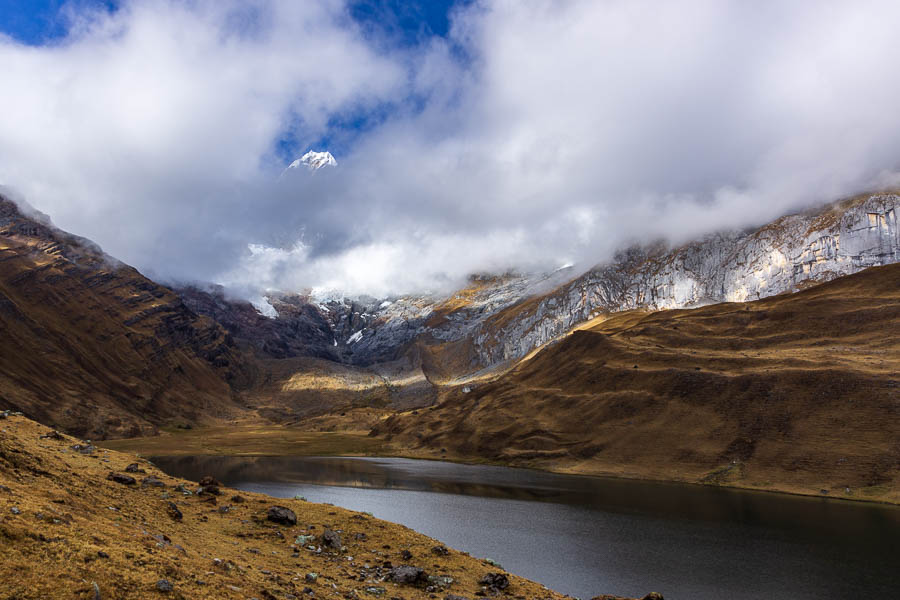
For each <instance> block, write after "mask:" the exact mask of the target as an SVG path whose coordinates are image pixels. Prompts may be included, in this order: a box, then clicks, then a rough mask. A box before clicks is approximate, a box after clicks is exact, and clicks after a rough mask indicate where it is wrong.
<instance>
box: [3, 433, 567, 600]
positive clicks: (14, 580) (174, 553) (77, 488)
mask: <svg viewBox="0 0 900 600" xmlns="http://www.w3.org/2000/svg"><path fill="white" fill-rule="evenodd" d="M48 432H50V430H49V429H47V428H46V427H44V426H42V425H39V424H37V423H35V422H33V421H30V420H28V419H26V418H24V417H10V418H7V419H0V486H2V487H0V556H2V559H0V598H17V599H22V600H25V599H30V598H94V597H95V596H94V587H93V584H94V583H96V584H97V586H98V588H99V590H100V593H101V597H102V598H104V599H108V598H146V597H157V596H159V597H164V596H166V595H168V596H169V597H173V598H241V599H244V598H250V597H256V598H290V597H291V596H290V595H291V594H292V595H294V596H295V597H307V596H306V595H305V594H303V592H302V590H303V588H304V587H307V586H309V587H311V588H312V589H313V590H314V593H315V597H316V598H364V597H369V593H368V592H366V591H365V588H367V587H370V586H374V587H381V588H384V592H383V597H384V598H390V597H401V598H405V599H416V598H422V599H425V598H434V597H436V595H435V594H431V595H429V593H427V592H426V591H425V590H424V589H423V587H421V586H420V587H414V586H410V585H398V584H394V583H391V582H389V581H382V580H381V579H382V577H383V575H384V574H386V573H387V572H388V570H389V569H387V568H385V567H384V566H383V565H384V563H385V562H391V563H393V565H395V566H396V565H400V564H412V565H416V566H419V567H422V568H423V569H425V570H426V572H427V573H429V574H434V575H449V576H450V577H452V578H453V579H454V583H452V585H451V586H450V587H449V588H447V589H446V590H441V591H437V592H436V594H440V596H441V597H443V596H444V595H445V594H447V593H451V594H459V595H463V596H467V597H470V598H471V597H473V595H474V594H475V593H476V592H480V591H481V586H480V584H479V580H480V579H481V577H483V576H484V575H485V574H486V573H488V572H495V571H497V568H495V567H491V566H490V565H488V564H486V563H485V562H484V561H482V560H479V559H476V558H473V557H470V556H468V555H467V554H464V553H460V552H457V551H454V550H450V552H449V554H448V555H447V556H437V555H435V554H433V553H432V552H431V548H432V547H433V546H435V544H436V543H437V542H436V541H435V540H433V539H431V538H428V537H426V536H424V535H421V534H418V533H416V532H414V531H412V530H410V529H408V528H406V527H402V526H400V525H395V524H392V523H388V522H385V521H381V520H379V519H376V518H373V517H371V516H367V515H364V514H360V513H355V512H352V511H348V510H344V509H341V508H337V507H333V506H329V505H320V504H312V503H308V502H304V501H300V500H281V499H279V500H275V499H273V498H270V497H267V496H264V495H261V494H252V493H244V492H241V493H240V495H241V496H243V497H244V498H245V499H246V501H245V502H243V503H236V502H234V501H233V500H231V498H232V496H233V495H234V494H235V493H237V492H236V491H235V490H229V489H223V490H222V495H221V496H218V504H217V505H213V504H209V503H206V502H202V501H201V498H200V497H198V496H196V495H192V496H183V495H182V494H181V493H179V492H176V491H175V490H174V489H173V487H174V485H175V484H177V483H184V484H185V485H187V486H188V487H189V488H191V489H194V490H196V489H197V484H195V483H191V482H185V481H183V480H175V479H173V478H170V477H168V476H166V475H164V474H163V473H161V472H160V471H158V470H157V469H155V468H154V467H153V466H152V465H150V464H149V463H147V462H145V461H140V466H141V468H144V469H146V471H147V475H154V476H156V477H158V478H159V479H161V480H162V481H163V482H164V483H165V487H162V488H158V487H146V488H141V487H140V485H136V486H125V485H122V484H119V483H115V482H112V481H108V480H107V479H106V476H107V474H108V472H109V471H116V472H120V473H121V472H123V470H124V468H125V466H126V465H128V464H129V463H132V462H135V461H136V460H137V459H136V458H135V457H134V456H132V455H128V454H122V453H118V452H114V451H108V450H98V451H97V452H95V453H94V454H93V455H82V454H79V453H77V452H75V451H73V450H72V449H71V446H72V445H73V444H74V443H76V442H77V440H75V439H73V438H68V437H66V438H64V439H62V440H53V439H41V438H40V436H41V435H43V434H46V433H48ZM147 475H144V474H136V475H135V476H136V477H137V478H138V481H140V480H141V479H142V478H143V477H146V476H147ZM170 501H174V502H176V503H177V506H178V508H179V510H180V511H181V512H182V513H183V519H182V520H181V521H176V520H174V519H173V518H171V517H170V516H169V514H168V512H167V504H168V502H170ZM275 504H278V505H282V506H287V507H289V508H291V509H292V510H293V511H294V512H295V513H296V515H297V518H298V524H297V525H296V526H293V527H286V526H281V525H275V524H273V523H270V522H267V521H266V519H265V515H266V512H267V510H268V508H269V507H270V506H272V505H275ZM223 506H230V507H231V508H230V510H229V511H228V512H225V513H221V512H219V510H218V508H221V507H223ZM14 507H15V508H16V509H17V510H18V511H19V513H20V514H14V512H13V510H12V509H13V508H14ZM326 528H330V529H333V530H335V531H338V532H339V533H340V535H341V539H342V542H343V545H344V546H346V550H345V551H344V552H339V551H335V552H331V551H329V550H327V549H326V550H324V551H323V552H322V553H321V554H317V553H315V552H311V551H309V550H306V549H299V552H298V553H297V554H296V555H294V554H293V550H294V546H293V542H294V541H295V538H296V536H298V535H300V534H311V535H316V536H318V535H321V534H322V532H323V531H324V530H325V529H326ZM154 536H157V537H154ZM159 536H165V537H159ZM316 543H317V544H318V543H319V542H318V541H316ZM182 549H183V550H182ZM403 550H409V551H410V552H411V553H412V555H413V557H412V558H411V559H409V560H403V559H402V558H401V557H400V554H401V552H402V551H403ZM99 552H104V553H106V554H107V555H108V557H101V556H100V555H99V554H98V553H99ZM351 557H352V558H351ZM217 558H218V559H221V560H222V561H227V562H230V563H232V564H233V568H230V569H227V568H225V567H223V566H216V565H215V564H214V559H217ZM310 572H315V573H318V574H319V578H318V581H317V582H316V583H314V584H310V583H307V582H306V581H305V580H304V576H305V575H306V574H307V573H310ZM160 579H166V580H168V581H169V582H170V583H172V585H173V586H174V591H173V592H171V593H169V594H162V593H159V592H157V590H156V583H157V581H159V580H160ZM509 579H510V581H511V584H510V587H509V588H508V589H506V590H505V591H504V592H503V594H502V596H501V597H508V598H512V597H516V598H519V599H521V598H547V599H556V598H561V596H560V595H559V594H555V593H553V592H551V591H549V590H547V589H545V588H543V587H542V586H540V585H538V584H535V583H533V582H530V581H527V580H524V579H521V578H519V577H515V576H512V575H510V576H509ZM201 582H202V583H201ZM372 597H375V596H372Z"/></svg>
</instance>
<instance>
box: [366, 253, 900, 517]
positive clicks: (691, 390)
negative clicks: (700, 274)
mask: <svg viewBox="0 0 900 600" xmlns="http://www.w3.org/2000/svg"><path fill="white" fill-rule="evenodd" d="M898 373H900V265H890V266H887V267H879V268H874V269H869V270H867V271H865V272H862V273H859V274H857V275H853V276H850V277H845V278H841V279H839V280H836V281H834V282H831V283H828V284H824V285H821V286H817V287H814V288H811V289H809V290H806V291H804V292H801V293H798V294H794V295H782V296H778V297H774V298H769V299H766V300H761V301H757V302H752V303H747V304H719V305H714V306H708V307H704V308H699V309H694V310H674V311H661V312H656V313H646V312H628V313H621V314H615V315H612V316H610V317H609V318H608V319H606V320H605V321H602V322H601V323H599V324H597V325H595V326H594V327H592V328H590V329H587V330H582V331H577V332H575V333H574V334H573V335H571V336H569V337H567V338H565V339H563V340H562V341H560V342H559V343H557V344H553V345H550V346H549V347H547V348H546V349H544V350H543V351H542V352H540V353H538V354H537V355H536V356H535V357H534V358H532V359H531V360H529V361H527V362H524V363H522V364H521V365H520V366H519V367H518V368H516V369H514V370H513V371H511V372H509V373H507V374H506V375H504V376H501V377H500V378H498V379H497V380H495V381H493V382H491V383H488V384H484V385H481V386H478V387H477V388H475V389H474V390H473V391H472V392H471V393H468V394H464V393H462V392H461V390H460V391H456V392H453V393H451V394H449V395H448V396H447V397H446V398H445V400H444V401H443V402H442V403H441V404H440V405H439V406H437V407H436V408H434V409H433V410H428V411H419V412H418V414H412V413H406V414H401V415H397V416H395V417H392V418H390V419H388V420H387V421H386V422H385V423H384V424H382V425H380V426H379V427H378V428H377V431H378V432H380V433H381V434H384V435H385V437H386V439H387V440H389V441H390V442H391V443H392V444H393V445H394V446H395V447H397V448H398V449H399V451H401V452H405V453H409V454H413V455H420V456H428V457H448V458H454V459H460V458H461V459H486V460H491V461H497V462H503V463H510V464H516V465H523V466H535V467H540V468H550V469H556V470H567V471H572V472H578V473H585V474H611V475H620V476H627V477H646V478H654V479H669V480H680V481H691V482H706V483H716V484H727V485H737V486H743V487H755V488H763V489H774V490H781V491H790V492H799V493H813V494H817V493H822V490H827V493H828V494H830V495H838V496H842V497H854V498H859V499H874V500H882V501H889V502H900V377H898ZM442 449H443V450H444V451H443V452H442V451H441V450H442ZM847 488H849V490H850V491H849V492H848V491H847Z"/></svg>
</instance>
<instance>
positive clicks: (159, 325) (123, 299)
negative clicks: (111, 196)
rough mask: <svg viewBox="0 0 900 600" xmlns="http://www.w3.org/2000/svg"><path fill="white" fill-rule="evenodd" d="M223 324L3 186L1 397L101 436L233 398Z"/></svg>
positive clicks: (233, 372) (235, 370) (216, 412)
mask: <svg viewBox="0 0 900 600" xmlns="http://www.w3.org/2000/svg"><path fill="white" fill-rule="evenodd" d="M243 369H244V367H243V365H242V358H241V357H240V356H239V355H238V354H237V351H236V349H235V348H234V347H233V345H232V344H231V342H230V340H229V339H228V337H227V335H226V332H225V331H224V330H223V329H222V328H221V327H219V326H218V325H216V324H215V323H213V322H212V321H210V320H209V319H206V318H203V317H198V316H197V315H195V314H193V313H192V312H190V311H189V310H188V309H187V308H186V307H185V306H184V304H183V303H182V302H181V300H180V299H179V298H178V297H177V296H176V295H175V294H174V293H173V292H172V291H171V290H169V289H167V288H165V287H163V286H160V285H157V284H155V283H153V282H152V281H150V280H148V279H147V278H145V277H143V276H142V275H141V274H140V273H138V272H137V271H136V270H135V269H133V268H131V267H128V266H127V265H122V264H113V261H112V259H109V258H108V257H106V256H105V255H103V254H102V252H101V251H100V250H99V249H98V248H96V247H95V246H93V245H92V244H91V243H90V242H87V241H86V240H82V239H80V238H77V237H75V236H71V235H69V234H67V233H65V232H62V231H59V230H56V229H54V228H52V227H50V226H48V225H45V224H42V223H40V222H37V221H34V220H32V219H30V218H28V217H25V216H23V215H22V214H21V213H20V212H19V211H18V210H17V209H16V208H15V206H14V205H12V203H10V202H8V201H7V200H4V199H3V198H2V197H0V408H12V409H16V410H21V411H23V412H25V413H26V414H27V415H29V416H31V417H33V418H35V419H37V420H39V421H41V422H45V423H54V424H56V425H57V426H59V427H63V428H65V429H66V430H67V431H70V432H72V433H77V434H78V435H84V436H87V437H93V438H102V437H105V436H111V437H112V436H123V435H137V434H139V433H144V434H146V433H151V432H153V431H154V429H155V426H156V425H159V424H163V423H171V422H185V421H187V422H203V421H206V420H209V419H211V418H214V417H220V416H224V415H227V414H229V413H230V412H233V411H234V410H235V406H234V404H233V403H232V391H231V389H230V387H229V385H228V383H226V379H231V380H232V381H234V380H236V379H240V378H241V377H244V376H245V374H244V373H243Z"/></svg>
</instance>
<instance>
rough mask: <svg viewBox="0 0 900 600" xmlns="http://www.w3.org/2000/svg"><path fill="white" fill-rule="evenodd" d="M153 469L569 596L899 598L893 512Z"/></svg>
mask: <svg viewBox="0 0 900 600" xmlns="http://www.w3.org/2000/svg"><path fill="white" fill-rule="evenodd" d="M154 462H155V463H156V464H157V465H159V466H160V467H161V468H162V469H164V470H166V471H167V472H169V473H172V474H174V475H178V476H182V477H187V478H190V479H194V480H196V479H199V478H200V477H202V476H204V475H207V474H212V475H214V476H215V477H217V478H218V479H220V480H222V481H223V482H224V483H226V484H227V485H230V486H233V487H238V488H242V489H248V490H253V491H262V492H265V493H269V494H272V495H275V496H292V495H294V494H301V495H305V496H307V497H308V498H309V499H310V500H313V501H326V502H333V503H334V504H337V505H340V506H346V507H348V508H352V509H355V510H367V511H371V512H374V513H375V515H376V516H378V517H381V518H385V519H389V520H393V521H398V522H401V523H403V524H405V525H408V526H410V527H413V528H415V529H418V530H420V531H423V532H425V533H427V534H428V535H432V536H434V537H437V538H440V539H442V540H443V541H445V542H447V543H450V544H451V545H454V546H456V547H458V548H460V549H465V550H468V551H470V552H472V553H473V554H475V555H480V556H492V557H493V558H496V559H498V560H500V561H501V562H503V564H504V566H506V567H507V568H509V569H511V570H513V572H516V573H519V574H522V575H525V576H527V577H530V578H532V579H537V580H538V581H541V582H542V583H544V584H546V585H548V586H549V587H552V588H554V589H557V590H559V591H563V592H565V593H570V594H573V595H577V596H581V597H585V596H587V597H589V596H590V595H592V594H596V593H599V592H601V591H602V592H604V593H619V594H623V595H625V594H631V595H638V594H642V593H644V592H646V591H649V590H650V589H656V590H659V591H663V592H665V593H666V597H667V598H676V599H677V598H700V599H702V598H726V597H727V598H758V597H767V598H785V599H798V598H821V597H839V596H840V597H870V596H871V597H874V596H875V595H876V594H880V593H888V592H891V593H893V591H894V590H896V589H898V587H900V581H898V573H897V564H898V563H900V547H898V541H897V540H900V510H898V509H897V508H895V507H889V506H879V505H869V504H862V503H851V502H843V501H837V500H833V499H830V500H826V499H818V498H804V497H796V496H786V495H779V494H765V493H759V492H746V491H738V490H728V489H722V488H711V487H702V486H690V485H679V484H666V483H656V482H642V481H628V480H619V479H604V478H593V477H578V476H569V475H559V474H552V473H543V472H539V471H531V470H526V469H509V468H504V467H488V466H471V465H458V464H453V463H442V462H434V461H415V460H407V459H368V458H367V459H361V458H332V457H328V458H310V457H255V458H243V457H177V458H176V457H160V458H156V459H154ZM801 588H802V589H801Z"/></svg>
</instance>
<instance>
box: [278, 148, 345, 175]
mask: <svg viewBox="0 0 900 600" xmlns="http://www.w3.org/2000/svg"><path fill="white" fill-rule="evenodd" d="M301 166H303V167H306V168H307V169H309V170H310V171H317V170H319V169H321V168H323V167H336V166H337V161H336V160H334V157H333V156H332V155H331V152H328V151H327V150H326V151H325V152H316V151H315V150H310V151H309V152H307V153H306V154H304V155H303V156H301V157H300V158H298V159H297V160H295V161H294V162H292V163H291V164H290V165H288V169H299V168H300V167H301Z"/></svg>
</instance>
